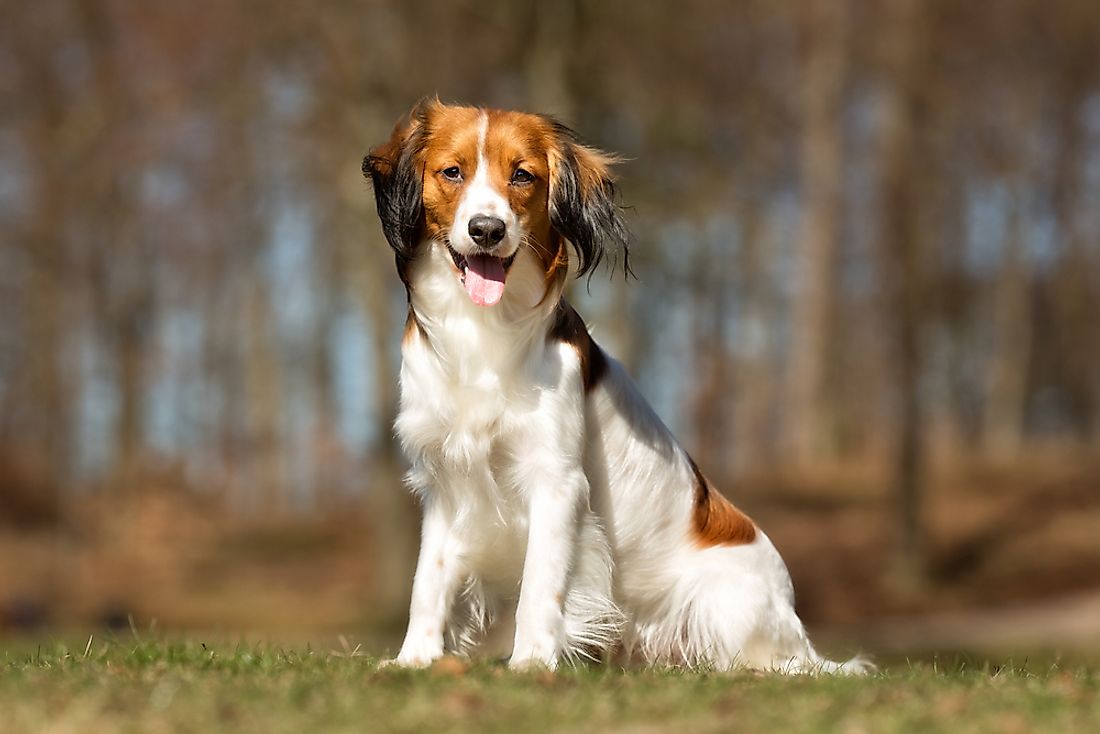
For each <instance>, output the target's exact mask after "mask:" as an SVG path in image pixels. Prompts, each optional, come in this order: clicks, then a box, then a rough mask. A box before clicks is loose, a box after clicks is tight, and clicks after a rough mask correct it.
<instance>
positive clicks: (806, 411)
mask: <svg viewBox="0 0 1100 734" xmlns="http://www.w3.org/2000/svg"><path fill="white" fill-rule="evenodd" d="M847 11H848V9H847V7H846V5H845V4H844V3H842V2H834V1H833V0H812V2H811V3H810V4H809V5H808V7H807V14H806V21H805V25H806V32H807V36H808V43H809V50H808V53H807V54H806V58H805V68H804V69H803V78H804V82H805V83H804V86H803V89H802V100H803V110H804V111H803V128H802V141H801V150H802V181H803V184H802V185H803V209H802V220H801V224H800V234H799V242H798V292H797V293H796V294H795V301H794V309H793V310H794V313H793V317H792V325H791V339H792V342H791V349H790V362H789V367H788V370H789V372H788V379H787V383H788V384H787V399H788V405H787V410H786V416H785V424H786V435H787V444H788V445H787V451H788V457H789V459H790V460H791V461H793V462H794V463H795V465H800V466H806V465H809V464H812V463H813V462H814V461H815V460H818V459H820V458H822V457H823V456H824V455H825V454H826V453H827V452H828V450H829V449H830V448H831V443H832V442H831V441H830V426H829V400H828V385H827V375H828V371H829V354H830V347H831V346H832V344H833V343H834V335H833V333H832V328H831V326H832V314H833V301H834V292H835V287H836V286H835V281H836V260H837V245H838V240H839V236H840V214H841V209H842V206H843V201H842V185H843V181H842V178H843V170H842V165H841V156H842V151H843V124H842V106H843V95H844V79H845V60H846V59H845V57H846V51H845V38H846V28H845V25H846V19H845V16H846V14H847Z"/></svg>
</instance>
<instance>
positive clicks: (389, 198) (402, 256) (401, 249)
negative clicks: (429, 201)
mask: <svg viewBox="0 0 1100 734" xmlns="http://www.w3.org/2000/svg"><path fill="white" fill-rule="evenodd" d="M438 104H439V102H438V100H430V99H425V100H421V101H420V102H418V103H417V105H416V106H415V107H413V109H412V110H411V111H410V112H409V114H407V115H405V116H404V117H402V118H401V119H400V120H398V121H397V124H396V125H395V126H394V128H393V134H392V135H391V136H390V139H389V140H388V141H386V142H385V143H383V144H382V145H379V146H377V147H375V148H372V149H371V151H370V152H369V153H368V154H367V157H366V158H364V159H363V175H364V176H366V177H367V178H369V179H370V180H371V184H372V185H373V187H374V198H375V202H376V204H377V206H378V218H379V219H380V220H382V233H383V234H385V235H386V241H387V242H389V243H390V247H392V248H393V250H394V253H396V255H397V263H398V267H399V268H400V267H402V266H403V265H404V264H406V263H408V262H409V261H410V260H412V258H413V255H414V254H415V250H416V246H417V244H418V243H419V240H420V235H421V231H420V230H421V215H422V213H423V200H422V195H423V180H422V179H423V175H424V172H423V170H422V168H423V166H422V164H421V163H420V153H421V152H422V148H423V143H424V137H425V130H426V128H427V125H428V120H429V118H430V116H431V113H432V110H433V109H434V108H435V107H436V106H437V105H438Z"/></svg>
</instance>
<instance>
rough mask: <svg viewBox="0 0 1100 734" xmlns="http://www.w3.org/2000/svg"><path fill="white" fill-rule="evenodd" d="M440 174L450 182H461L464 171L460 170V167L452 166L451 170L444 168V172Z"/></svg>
mask: <svg viewBox="0 0 1100 734" xmlns="http://www.w3.org/2000/svg"><path fill="white" fill-rule="evenodd" d="M440 173H442V174H443V178H445V179H447V180H448V181H461V180H462V169H460V168H459V167H458V166H451V167H450V168H444V169H443V170H442V171H440Z"/></svg>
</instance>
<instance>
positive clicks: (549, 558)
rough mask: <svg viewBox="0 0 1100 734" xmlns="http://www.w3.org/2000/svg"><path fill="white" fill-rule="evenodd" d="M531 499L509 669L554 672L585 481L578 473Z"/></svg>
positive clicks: (546, 488)
mask: <svg viewBox="0 0 1100 734" xmlns="http://www.w3.org/2000/svg"><path fill="white" fill-rule="evenodd" d="M571 474H572V476H568V477H563V478H562V480H563V481H561V482H560V483H559V482H555V483H554V485H552V486H546V485H543V486H542V487H540V488H538V489H536V490H535V491H534V492H533V493H532V494H531V496H530V505H529V520H528V536H527V555H526V558H525V560H524V564H523V580H522V582H521V583H522V585H521V587H520V593H519V604H518V606H517V607H516V639H515V644H514V646H513V648H512V658H511V660H510V661H509V665H510V666H511V667H512V668H528V667H531V666H545V667H548V668H551V669H553V668H554V667H556V666H557V663H558V656H559V654H560V653H561V651H562V647H563V644H564V642H565V618H564V614H563V607H564V604H565V597H566V594H567V592H568V583H569V574H570V569H571V568H572V565H573V560H574V554H575V553H576V544H577V534H578V518H579V516H580V511H581V508H582V506H583V504H582V503H583V502H584V501H585V500H586V499H587V490H588V480H587V478H586V477H585V476H584V473H583V472H582V471H580V469H579V468H578V469H576V470H575V471H573V472H571Z"/></svg>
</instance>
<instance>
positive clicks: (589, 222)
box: [549, 121, 630, 276]
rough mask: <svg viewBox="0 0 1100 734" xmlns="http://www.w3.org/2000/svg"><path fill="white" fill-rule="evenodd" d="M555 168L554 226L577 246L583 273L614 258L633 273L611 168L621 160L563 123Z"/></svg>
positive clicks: (553, 149) (554, 151) (552, 153)
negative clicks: (590, 144) (587, 142)
mask: <svg viewBox="0 0 1100 734" xmlns="http://www.w3.org/2000/svg"><path fill="white" fill-rule="evenodd" d="M551 124H552V125H553V127H554V144H553V145H552V146H551V150H550V155H549V158H550V160H549V163H550V196H549V199H550V201H549V207H550V223H551V225H552V226H553V227H554V229H555V230H556V231H557V232H558V234H560V235H561V236H562V237H564V238H565V239H567V240H569V242H571V243H572V244H573V248H574V249H575V250H576V252H577V259H578V272H577V275H578V276H580V275H584V274H585V273H587V272H589V271H590V270H592V268H594V267H596V266H597V265H599V264H600V262H601V261H602V260H603V259H604V257H610V259H611V260H612V262H613V265H617V264H618V262H619V259H620V257H621V260H622V267H623V270H624V271H625V272H626V273H630V263H629V260H628V256H629V250H628V241H629V239H630V232H629V231H628V229H627V227H626V222H625V221H624V220H623V216H622V212H621V210H620V207H619V205H618V204H617V203H616V201H615V181H614V178H613V177H612V174H611V166H612V165H614V164H615V163H617V162H618V160H619V159H618V158H616V157H615V156H612V155H609V154H607V153H603V152H601V151H599V150H596V149H595V148H590V147H588V146H586V145H584V144H582V143H581V142H580V141H579V140H578V138H577V135H576V133H574V132H573V131H572V130H570V129H569V128H568V127H566V126H565V125H562V124H561V123H559V122H557V121H551Z"/></svg>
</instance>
